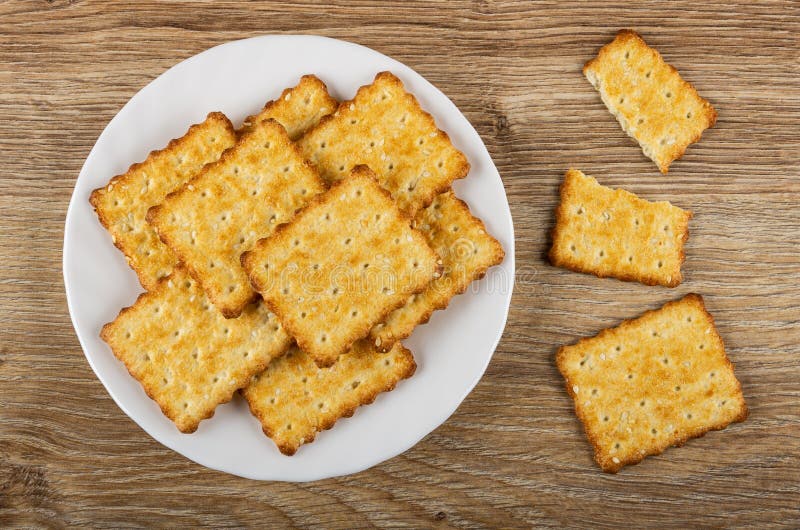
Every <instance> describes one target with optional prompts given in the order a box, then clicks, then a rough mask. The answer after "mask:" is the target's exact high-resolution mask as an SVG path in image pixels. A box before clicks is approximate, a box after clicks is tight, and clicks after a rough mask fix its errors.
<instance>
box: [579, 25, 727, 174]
mask: <svg viewBox="0 0 800 530" xmlns="http://www.w3.org/2000/svg"><path fill="white" fill-rule="evenodd" d="M583 73H584V75H585V76H586V78H587V79H588V80H589V82H590V83H591V84H592V85H593V86H594V87H595V88H596V89H597V90H598V91H599V92H600V97H601V98H602V99H603V103H605V105H606V107H608V110H609V111H611V113H612V114H613V115H614V116H616V118H617V120H618V121H619V123H620V125H621V126H622V128H623V129H624V130H625V132H626V133H628V135H629V136H631V137H632V138H634V139H635V140H636V141H637V142H639V145H640V146H641V147H642V151H644V154H645V155H647V156H648V157H649V158H650V159H652V160H653V162H655V163H656V165H657V166H658V168H659V169H660V170H661V172H662V173H666V172H667V171H668V170H669V165H670V164H671V163H672V161H673V160H676V159H678V158H680V157H681V156H683V153H684V151H686V148H687V147H688V146H689V145H690V144H692V143H694V142H697V141H698V140H700V135H701V134H702V133H703V131H704V130H706V129H707V128H709V127H711V126H712V125H714V123H715V122H716V121H717V112H716V111H715V110H714V108H713V107H712V106H711V103H709V102H708V101H706V100H705V99H703V98H701V97H700V95H698V93H697V91H696V90H695V89H694V87H693V86H692V85H690V84H689V83H687V82H686V81H684V80H683V78H681V76H680V74H678V71H677V70H675V68H673V67H672V66H671V65H669V64H667V63H666V62H665V61H664V59H663V58H662V57H661V55H660V54H659V53H658V52H657V51H656V50H654V49H653V48H651V47H649V46H648V45H647V44H646V43H645V42H644V40H643V39H642V38H641V37H640V36H639V35H638V34H637V33H636V32H634V31H631V30H627V29H623V30H621V31H620V32H619V33H618V34H617V37H616V38H615V39H614V40H613V41H612V42H610V43H609V44H606V45H605V46H603V48H602V49H601V50H600V52H599V53H598V54H597V57H595V58H594V59H592V60H591V61H589V62H588V63H586V66H584V67H583Z"/></svg>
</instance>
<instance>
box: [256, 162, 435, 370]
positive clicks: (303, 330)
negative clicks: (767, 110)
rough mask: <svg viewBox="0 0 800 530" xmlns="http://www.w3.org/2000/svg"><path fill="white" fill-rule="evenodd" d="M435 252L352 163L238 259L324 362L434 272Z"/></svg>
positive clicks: (299, 337)
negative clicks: (343, 175) (346, 174)
mask: <svg viewBox="0 0 800 530" xmlns="http://www.w3.org/2000/svg"><path fill="white" fill-rule="evenodd" d="M438 259H439V257H438V256H437V255H436V254H435V253H434V252H433V250H431V248H430V247H429V246H428V244H427V242H426V241H425V237H424V236H423V235H422V234H421V233H420V232H419V231H417V230H413V229H412V228H411V227H410V220H409V219H408V218H407V217H405V216H404V215H403V214H402V213H401V212H400V211H399V210H398V209H397V206H396V205H395V203H394V202H393V201H392V199H391V198H390V197H389V194H388V193H387V192H386V191H384V190H383V189H382V188H381V187H380V186H379V185H378V183H377V182H376V181H375V180H374V178H372V172H371V171H370V170H369V169H368V168H365V167H364V166H358V167H356V168H355V169H354V170H353V173H352V175H351V176H350V177H348V178H347V179H345V180H343V181H341V182H340V183H339V184H337V185H336V186H334V187H332V188H331V189H330V190H329V191H327V192H326V193H325V194H323V195H320V196H319V197H317V198H315V199H314V201H312V203H311V204H310V205H309V206H308V207H307V208H305V209H304V210H303V211H301V212H300V213H298V214H297V215H296V216H295V217H294V219H293V220H292V221H291V222H290V223H289V224H287V225H283V226H281V227H280V228H279V229H278V230H276V231H275V233H274V234H273V235H272V236H271V237H269V238H266V239H262V240H260V241H259V242H258V243H257V244H256V246H255V247H254V249H253V250H252V251H250V252H247V253H245V254H243V255H242V264H243V265H244V267H245V269H246V270H247V272H248V274H249V275H250V279H251V280H252V282H253V285H254V286H255V287H256V289H257V290H258V292H259V293H261V295H262V296H263V298H264V300H265V302H266V303H267V304H268V305H269V306H270V308H271V309H272V310H273V311H274V312H275V314H277V315H278V318H280V319H281V322H282V323H283V325H284V327H285V328H286V329H287V331H288V332H289V333H290V334H291V335H292V336H293V337H294V338H295V340H296V341H297V344H298V345H299V346H300V348H302V349H303V350H305V351H306V352H308V353H309V354H311V355H312V356H313V358H314V360H315V361H316V362H317V364H319V365H320V366H329V365H330V364H332V363H334V362H335V361H336V358H337V357H338V356H339V355H340V354H342V353H344V352H345V351H347V349H348V348H350V346H351V345H352V344H353V342H355V341H356V340H358V339H360V338H363V337H365V336H366V335H367V334H368V333H369V330H370V329H371V328H372V327H373V326H374V325H375V324H377V323H378V322H380V321H381V320H383V318H384V317H385V316H386V315H387V314H388V313H389V312H390V311H392V310H394V309H396V308H397V307H399V306H400V305H402V304H403V303H405V301H406V300H407V299H408V298H409V296H411V295H412V294H413V293H417V292H419V291H421V290H422V289H423V288H424V287H425V286H427V285H428V283H430V281H431V280H432V279H433V278H434V275H439V274H440V270H439V265H438V264H437V261H438Z"/></svg>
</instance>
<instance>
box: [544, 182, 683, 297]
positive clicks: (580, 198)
mask: <svg viewBox="0 0 800 530" xmlns="http://www.w3.org/2000/svg"><path fill="white" fill-rule="evenodd" d="M691 217H692V213H691V212H689V211H687V210H682V209H680V208H678V207H677V206H673V205H672V204H670V203H669V202H666V201H659V202H650V201H646V200H644V199H640V198H639V197H637V196H636V195H634V194H632V193H629V192H627V191H625V190H615V189H612V188H607V187H605V186H602V185H600V184H598V182H597V181H596V180H595V179H594V178H593V177H590V176H587V175H584V174H583V173H582V172H580V171H578V170H576V169H570V170H569V171H567V174H566V175H565V177H564V182H563V183H562V184H561V202H560V203H559V205H558V208H557V209H556V226H555V228H554V229H553V246H552V247H551V248H550V261H551V263H552V264H553V265H555V266H557V267H564V268H566V269H570V270H573V271H577V272H588V273H590V274H594V275H596V276H598V277H601V278H604V277H608V276H612V277H614V278H619V279H620V280H626V281H637V282H641V283H643V284H645V285H664V286H667V287H675V286H676V285H678V284H679V283H681V280H682V279H683V276H682V275H681V264H682V263H683V260H684V253H683V244H684V243H685V242H686V240H687V239H688V238H689V219H691Z"/></svg>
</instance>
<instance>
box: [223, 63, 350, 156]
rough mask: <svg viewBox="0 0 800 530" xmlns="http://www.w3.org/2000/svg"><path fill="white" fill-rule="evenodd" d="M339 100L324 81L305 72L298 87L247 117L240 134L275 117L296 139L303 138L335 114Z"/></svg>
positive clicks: (287, 91) (285, 91) (290, 136)
mask: <svg viewBox="0 0 800 530" xmlns="http://www.w3.org/2000/svg"><path fill="white" fill-rule="evenodd" d="M338 105H339V102H338V101H336V100H335V99H333V98H332V97H331V96H330V94H328V88H327V87H326V86H325V83H323V82H322V81H320V80H319V78H317V76H314V75H304V76H303V77H301V78H300V82H299V83H298V84H297V86H294V87H292V88H287V89H286V90H284V91H283V92H282V93H281V95H280V97H279V98H278V99H276V100H274V101H270V102H269V103H267V104H266V105H265V106H264V108H263V109H262V110H261V111H260V112H259V113H258V114H253V115H252V116H248V117H247V118H246V119H245V120H244V123H243V124H242V127H241V128H240V129H239V134H243V133H247V132H250V131H251V130H252V129H253V126H254V125H255V124H256V123H258V122H260V121H263V120H266V119H269V118H272V119H273V120H275V121H277V122H278V123H280V124H281V125H283V126H284V128H285V129H286V132H287V133H288V134H289V138H291V139H292V140H293V141H294V140H297V139H298V138H300V137H301V136H302V135H303V134H305V133H306V131H308V130H309V129H311V128H312V127H314V126H316V125H317V124H318V123H319V121H320V120H321V119H322V118H323V117H325V116H327V115H328V114H332V113H333V112H334V111H335V110H336V107H337V106H338Z"/></svg>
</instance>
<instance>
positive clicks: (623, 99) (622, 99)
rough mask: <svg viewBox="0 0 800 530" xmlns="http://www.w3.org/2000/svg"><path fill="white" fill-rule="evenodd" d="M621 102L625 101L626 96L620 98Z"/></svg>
mask: <svg viewBox="0 0 800 530" xmlns="http://www.w3.org/2000/svg"><path fill="white" fill-rule="evenodd" d="M619 103H620V105H621V104H623V103H625V96H623V97H621V98H619Z"/></svg>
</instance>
